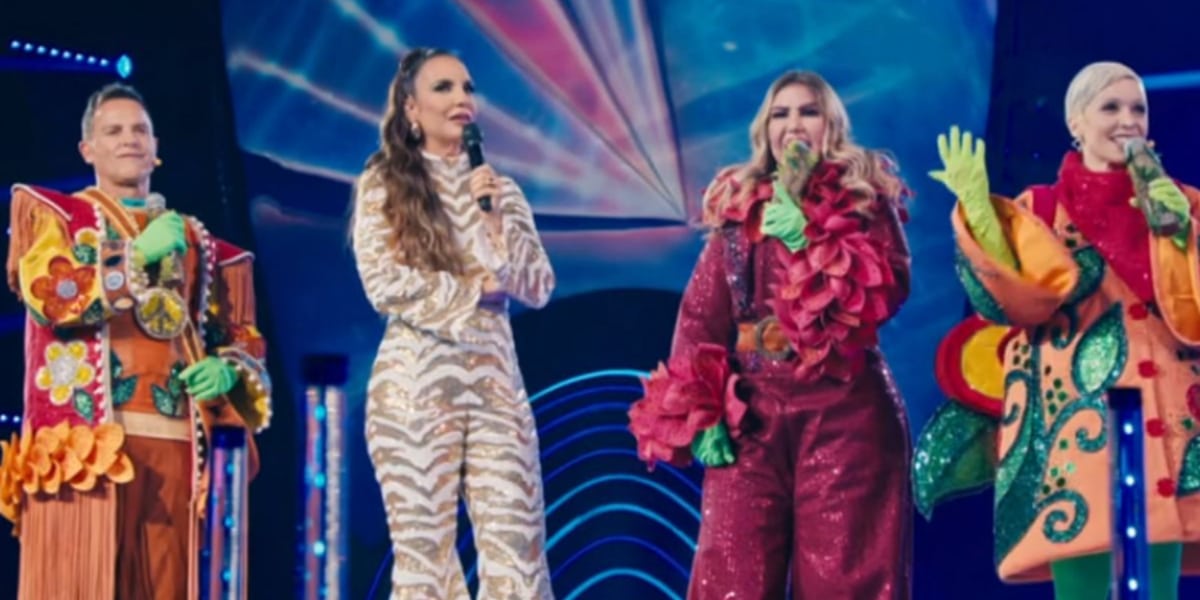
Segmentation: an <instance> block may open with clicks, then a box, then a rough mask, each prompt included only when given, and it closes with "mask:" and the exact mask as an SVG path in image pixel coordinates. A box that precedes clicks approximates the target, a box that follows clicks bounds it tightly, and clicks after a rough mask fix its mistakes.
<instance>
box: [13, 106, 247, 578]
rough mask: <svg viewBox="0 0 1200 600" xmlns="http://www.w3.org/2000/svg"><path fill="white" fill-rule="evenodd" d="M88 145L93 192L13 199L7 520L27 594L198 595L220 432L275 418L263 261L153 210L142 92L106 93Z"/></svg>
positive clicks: (88, 122) (194, 224)
mask: <svg viewBox="0 0 1200 600" xmlns="http://www.w3.org/2000/svg"><path fill="white" fill-rule="evenodd" d="M79 148H80V153H81V154H82V155H83V158H84V160H85V161H86V162H87V163H89V164H91V165H92V166H93V168H94V170H95V174H96V185H95V186H94V187H89V188H87V189H85V190H83V191H81V192H78V193H75V194H73V195H66V194H62V193H59V192H56V191H53V190H48V189H42V188H37V187H34V186H28V185H21V184H18V185H15V186H14V187H13V190H12V235H11V240H10V248H9V254H8V261H7V273H8V283H9V286H10V287H11V288H12V290H13V291H14V292H15V293H16V294H17V295H18V297H19V298H20V299H21V301H22V302H23V303H24V304H25V306H26V309H27V311H26V314H27V317H26V334H25V360H26V376H25V387H24V400H25V405H24V419H23V423H24V426H23V429H22V432H21V435H20V436H19V437H17V436H15V435H14V436H13V439H12V440H10V441H7V442H0V455H2V456H3V459H2V462H0V514H3V515H4V516H5V517H6V518H8V519H9V520H11V521H12V522H13V524H14V534H15V535H18V536H19V537H20V542H21V563H20V584H19V588H20V591H19V596H18V597H19V598H20V599H22V600H26V599H28V600H34V599H37V600H46V599H53V598H64V599H66V598H71V599H76V598H88V599H106V598H121V599H123V600H127V599H135V598H156V599H164V600H165V599H172V600H176V599H180V598H194V597H196V595H197V594H198V584H197V581H198V580H197V576H198V573H197V562H198V558H199V547H198V546H199V540H200V539H201V537H202V536H201V529H200V528H201V521H202V519H203V516H204V510H205V499H206V495H207V488H208V481H209V477H208V473H207V469H206V468H205V467H206V462H207V461H206V458H207V452H208V448H207V445H206V441H207V440H208V439H209V432H210V431H211V429H212V427H214V426H227V427H229V426H231V427H245V428H247V429H249V430H250V431H253V432H258V431H262V430H263V429H264V428H265V427H266V426H267V422H268V420H269V418H270V382H269V379H268V377H267V374H266V372H265V369H264V367H263V364H264V363H263V358H264V352H265V346H264V343H263V340H262V337H261V335H260V334H259V333H258V331H257V329H256V328H255V307H254V288H253V272H252V267H253V262H252V260H253V257H252V255H251V254H250V253H248V252H246V251H244V250H241V249H239V248H236V247H234V246H232V245H230V244H227V243H225V242H223V241H221V240H218V239H216V238H214V237H213V236H211V235H210V234H209V233H208V232H207V231H206V230H205V228H204V226H203V225H202V224H201V223H200V221H199V220H197V219H195V218H192V217H183V216H181V215H179V214H177V213H175V212H173V211H166V210H164V209H163V208H162V207H156V206H150V207H149V210H148V207H147V197H150V198H151V199H152V200H153V199H154V196H156V195H153V194H150V193H149V192H150V175H151V172H152V171H153V170H154V167H155V166H156V165H157V164H158V163H159V161H158V159H157V152H156V150H157V140H156V139H155V138H154V135H153V126H152V124H151V121H150V117H149V115H148V114H147V112H146V110H145V106H144V103H143V101H142V98H141V96H140V95H139V94H138V93H137V92H136V91H135V90H134V89H133V88H130V87H127V86H123V85H120V84H112V85H109V86H106V87H104V88H102V89H100V90H99V91H97V92H96V93H94V94H93V95H92V97H91V98H90V99H89V101H88V104H87V108H86V110H85V112H84V116H83V140H82V141H81V142H80V145H79ZM158 199H161V196H158ZM247 439H248V445H249V448H248V450H249V452H248V455H249V456H250V465H249V472H250V474H251V475H253V473H254V472H255V471H256V470H257V454H256V451H255V449H254V445H253V440H252V438H251V437H250V436H247Z"/></svg>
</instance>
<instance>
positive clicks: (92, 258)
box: [71, 244, 96, 265]
mask: <svg viewBox="0 0 1200 600" xmlns="http://www.w3.org/2000/svg"><path fill="white" fill-rule="evenodd" d="M71 254H73V255H74V256H75V260H77V261H79V262H80V264H84V265H94V264H96V248H95V246H89V245H87V244H75V245H74V246H72V247H71Z"/></svg>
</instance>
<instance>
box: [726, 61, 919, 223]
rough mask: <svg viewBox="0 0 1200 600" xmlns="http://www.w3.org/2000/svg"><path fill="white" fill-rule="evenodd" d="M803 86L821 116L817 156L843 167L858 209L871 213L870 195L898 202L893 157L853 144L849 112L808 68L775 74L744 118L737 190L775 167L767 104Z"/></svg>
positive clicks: (844, 183) (731, 196)
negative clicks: (745, 151)
mask: <svg viewBox="0 0 1200 600" xmlns="http://www.w3.org/2000/svg"><path fill="white" fill-rule="evenodd" d="M797 84H799V85H803V86H805V87H807V88H808V89H809V91H811V92H812V94H813V96H815V97H816V98H817V104H818V106H819V107H820V109H821V113H822V114H823V115H825V139H824V140H822V141H823V144H822V145H821V148H822V151H821V160H822V161H830V162H835V163H839V164H842V165H844V166H845V167H846V172H845V173H844V174H843V175H842V179H841V184H842V186H843V187H844V188H846V189H847V190H850V191H852V192H855V193H857V194H858V195H860V196H861V197H862V201H861V202H860V203H859V205H858V210H859V212H860V213H862V214H863V216H866V217H868V218H870V217H873V216H874V212H875V211H874V209H875V207H876V198H879V197H882V198H883V199H885V200H887V201H889V202H892V203H896V204H899V203H900V202H901V201H902V199H903V196H904V195H905V194H906V192H907V190H906V188H905V186H904V182H903V181H901V180H900V178H899V177H898V176H897V175H896V162H895V160H893V159H892V158H891V157H890V156H889V155H888V154H887V153H886V152H881V151H876V150H869V149H866V148H863V147H862V146H859V145H858V144H856V143H855V142H854V139H853V138H852V137H851V135H850V116H849V115H848V114H847V113H846V105H845V104H843V103H842V99H841V98H839V97H838V95H837V92H835V91H834V90H833V87H832V86H830V85H829V83H828V82H826V81H825V79H824V78H823V77H821V76H820V75H818V74H816V73H814V72H812V71H788V72H786V73H784V74H783V75H780V76H779V77H778V78H777V79H776V80H775V81H774V82H773V83H771V87H769V88H768V89H767V93H766V95H765V96H763V101H762V105H760V106H759V108H758V114H756V115H754V120H753V121H751V122H750V152H751V153H750V160H749V162H747V163H744V164H742V165H738V166H737V167H736V171H735V174H734V179H735V181H736V182H737V183H738V184H739V185H738V186H737V187H738V189H741V190H745V191H749V190H752V189H753V188H754V183H755V182H757V181H759V180H761V179H763V178H766V177H770V176H771V175H773V174H774V173H775V170H776V167H777V166H778V162H777V158H776V157H775V156H773V155H772V154H771V143H770V140H769V139H768V137H767V121H768V120H769V119H770V117H771V103H772V102H773V101H774V100H775V96H776V95H777V94H779V92H780V91H781V90H783V88H786V87H788V86H790V85H797ZM734 196H735V195H734V194H728V195H727V197H725V198H721V199H719V200H718V205H717V206H714V207H713V208H714V209H716V214H718V215H719V214H721V213H722V212H724V209H725V205H727V204H729V203H730V202H732V201H733V200H734Z"/></svg>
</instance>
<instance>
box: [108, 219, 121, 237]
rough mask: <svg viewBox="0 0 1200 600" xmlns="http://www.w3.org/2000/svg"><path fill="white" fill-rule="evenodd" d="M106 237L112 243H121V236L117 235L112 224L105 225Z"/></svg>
mask: <svg viewBox="0 0 1200 600" xmlns="http://www.w3.org/2000/svg"><path fill="white" fill-rule="evenodd" d="M104 237H106V238H108V239H109V240H111V241H119V240H120V239H121V234H119V233H117V230H116V229H113V226H112V224H111V223H105V224H104Z"/></svg>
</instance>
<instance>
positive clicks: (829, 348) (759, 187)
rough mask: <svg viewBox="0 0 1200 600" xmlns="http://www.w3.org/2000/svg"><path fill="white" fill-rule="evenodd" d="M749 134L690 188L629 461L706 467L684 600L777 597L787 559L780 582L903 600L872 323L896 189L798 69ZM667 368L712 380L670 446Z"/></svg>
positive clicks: (883, 164) (897, 270) (905, 540)
mask: <svg viewBox="0 0 1200 600" xmlns="http://www.w3.org/2000/svg"><path fill="white" fill-rule="evenodd" d="M750 138H751V144H752V149H753V156H752V158H751V160H750V162H748V163H747V164H745V165H740V166H736V167H730V168H727V169H725V170H723V171H722V172H721V173H720V174H719V175H718V176H717V178H716V180H715V181H714V182H713V183H712V184H711V185H710V186H709V188H708V190H707V192H706V194H705V214H706V221H707V223H708V224H709V225H711V226H712V227H713V231H712V234H711V236H710V237H709V239H708V242H707V244H706V245H705V248H704V250H703V252H702V254H701V256H700V259H699V262H698V264H697V265H696V268H695V271H694V273H693V275H692V278H691V281H690V282H689V284H688V286H687V289H686V291H685V292H684V297H683V301H682V305H681V307H680V310H679V318H678V322H677V324H676V329H675V338H674V342H673V344H672V356H671V365H670V368H667V367H664V368H661V369H660V370H659V371H658V372H656V373H655V375H654V376H652V377H651V379H650V380H649V381H648V382H647V393H646V398H644V399H642V400H640V401H639V402H638V404H636V405H635V406H634V407H633V409H632V410H631V412H630V416H631V429H632V430H633V432H634V434H635V436H636V437H637V438H638V442H639V451H640V453H641V455H642V457H643V458H644V459H646V460H648V461H650V462H651V463H653V461H654V460H656V459H657V460H668V461H671V462H675V463H677V464H678V463H681V462H686V460H687V458H688V454H691V453H694V454H695V457H696V458H697V459H698V460H700V461H701V462H703V463H705V464H706V465H707V466H708V469H707V470H706V472H705V475H704V489H703V506H702V515H703V516H702V520H701V524H700V536H699V543H698V548H697V549H696V556H695V562H694V564H693V569H692V577H691V583H690V586H689V590H688V598H689V599H690V600H710V599H711V600H717V599H720V600H732V599H747V600H759V599H774V598H784V597H785V593H786V590H787V587H788V580H789V576H788V575H789V573H788V568H789V564H790V567H791V578H790V579H791V588H792V597H793V598H797V599H799V598H803V599H807V600H812V599H818V600H837V599H847V600H850V599H854V600H865V599H872V600H873V599H880V600H883V599H889V600H892V599H907V598H908V597H909V594H910V582H909V571H910V568H909V567H910V560H911V537H910V522H911V518H910V492H909V481H908V466H907V465H908V460H909V435H908V430H907V424H906V422H905V417H904V409H903V406H902V404H901V399H900V397H899V394H898V393H897V391H896V387H895V386H894V384H893V382H892V379H891V375H890V373H889V372H888V368H887V365H886V364H885V362H884V359H883V356H882V355H881V353H880V351H879V349H878V340H877V336H876V330H877V327H878V326H880V325H881V324H882V323H883V322H884V321H886V320H887V319H888V318H890V317H891V316H892V314H893V313H894V312H895V311H896V310H897V308H898V307H899V306H900V304H901V303H902V302H903V300H904V299H905V298H906V297H907V295H908V287H909V285H908V284H909V264H910V261H909V253H908V248H907V244H906V241H905V238H904V234H903V231H902V229H901V226H900V221H901V217H900V215H901V214H902V213H903V208H902V200H903V198H904V197H905V195H906V188H905V187H904V184H903V182H902V181H900V179H899V178H898V177H897V176H896V175H895V174H894V173H893V170H892V169H891V163H890V161H888V160H886V159H885V158H884V157H883V156H882V155H880V154H878V153H876V152H872V151H868V150H865V149H863V148H861V147H859V146H857V145H855V144H854V142H853V141H851V139H850V136H849V121H848V117H847V114H846V110H845V107H844V106H843V104H842V102H841V100H840V99H839V98H838V96H837V94H836V93H835V92H834V91H833V89H832V88H830V86H829V85H828V84H827V83H826V82H825V81H824V80H823V79H822V78H821V77H819V76H818V75H816V74H813V73H803V72H789V73H785V74H784V75H783V76H781V77H780V78H779V79H777V80H776V81H775V82H774V83H773V84H772V85H771V87H770V89H769V90H768V92H767V94H766V97H765V99H764V101H763V104H762V107H761V108H760V110H759V112H758V115H757V116H756V117H755V119H754V122H753V123H752V125H751V128H750ZM797 143H798V144H799V145H797ZM777 157H783V158H782V159H777ZM780 163H784V164H783V166H781V165H780ZM787 165H791V166H792V169H791V170H789V169H788V168H787ZM777 167H778V168H777ZM789 190H791V191H790V192H789ZM793 198H795V200H793ZM714 353H715V354H714ZM712 356H720V357H721V361H720V363H721V366H713V361H712ZM726 356H727V357H728V360H727V361H725V360H724V358H725V357H726ZM714 373H717V374H716V375H714ZM714 377H715V378H716V379H724V384H722V383H721V382H719V381H718V382H717V383H712V382H711V381H708V380H712V379H713V378H714ZM680 379H682V380H686V381H683V382H682V383H685V384H686V383H689V382H690V384H689V385H690V387H689V385H685V386H683V387H680V388H679V389H680V390H696V389H700V388H701V387H703V386H696V385H695V382H696V381H700V382H701V383H704V382H706V381H708V383H709V385H708V388H711V389H716V390H726V391H725V392H724V393H723V394H722V393H720V392H718V393H717V394H715V395H717V396H721V395H724V396H725V398H723V399H720V400H718V401H717V402H716V404H717V406H718V409H717V412H718V413H719V414H718V415H717V416H716V417H713V418H714V419H716V422H717V424H716V425H715V426H711V427H705V428H704V429H702V430H697V431H694V432H689V433H688V435H691V434H692V433H694V434H695V441H693V442H692V443H691V444H686V443H685V444H684V445H683V446H682V447H672V442H671V441H669V440H668V438H672V437H674V439H676V440H678V438H679V427H685V428H686V425H682V424H681V422H676V423H675V425H670V424H669V423H670V416H669V415H668V414H667V413H669V412H670V406H671V405H670V402H671V400H668V403H667V404H666V405H663V403H662V402H661V399H660V398H658V396H659V395H662V396H664V397H666V396H671V394H668V393H662V394H660V392H661V390H660V389H659V388H661V387H663V386H667V385H670V384H671V383H680V381H679V380H680ZM668 380H670V381H668ZM664 382H666V383H664ZM656 386H658V387H656ZM685 393H686V392H685ZM730 396H736V397H730ZM677 397H678V396H672V398H677ZM693 405H695V406H699V405H704V400H696V401H695V402H694V403H693ZM711 405H712V403H711V402H710V403H709V404H708V405H704V406H703V407H702V408H704V409H711V408H712V406H711ZM722 405H723V406H722ZM696 410H701V409H697V408H693V409H692V411H693V412H691V413H689V414H690V417H691V418H689V419H686V422H687V423H693V424H694V423H697V422H701V421H704V419H703V418H701V416H698V413H696V412H695V411H696ZM697 429H699V428H697ZM726 432H728V435H726ZM676 445H677V444H676ZM689 450H690V451H691V452H689ZM730 463H731V464H730Z"/></svg>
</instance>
